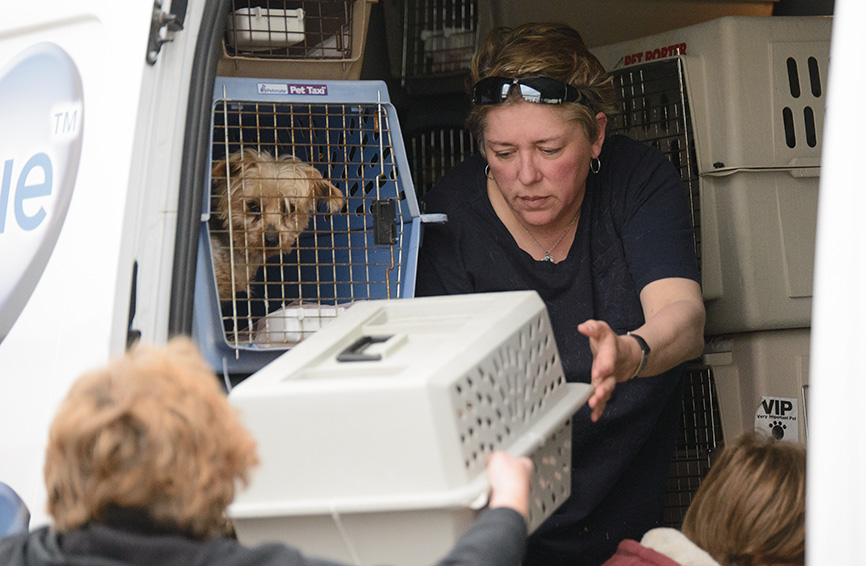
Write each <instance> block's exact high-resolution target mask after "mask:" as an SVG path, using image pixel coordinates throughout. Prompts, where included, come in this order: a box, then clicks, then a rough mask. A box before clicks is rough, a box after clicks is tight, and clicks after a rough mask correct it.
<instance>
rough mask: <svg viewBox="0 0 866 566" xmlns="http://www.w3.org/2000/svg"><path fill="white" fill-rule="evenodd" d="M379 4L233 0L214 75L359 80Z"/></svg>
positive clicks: (364, 1) (358, 0)
mask: <svg viewBox="0 0 866 566" xmlns="http://www.w3.org/2000/svg"><path fill="white" fill-rule="evenodd" d="M377 1H378V0H232V1H231V3H230V4H231V5H230V8H229V13H228V14H227V16H226V20H225V37H224V40H223V54H222V57H221V59H220V61H219V66H218V74H220V75H223V76H235V77H258V76H269V77H275V76H279V77H283V78H293V79H332V80H334V79H342V80H357V79H358V78H359V77H360V75H361V64H362V61H363V56H364V48H365V45H366V39H367V37H366V36H367V27H368V25H369V21H370V9H371V7H372V5H373V4H374V3H376V2H377ZM274 63H278V64H274Z"/></svg>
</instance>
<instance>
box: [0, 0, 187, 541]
mask: <svg viewBox="0 0 866 566" xmlns="http://www.w3.org/2000/svg"><path fill="white" fill-rule="evenodd" d="M173 3H174V4H175V5H176V6H175V8H176V9H182V10H183V12H186V11H189V12H190V14H194V13H195V11H196V6H194V5H193V4H195V3H194V2H189V5H190V6H189V10H187V2H186V0H174V1H173ZM165 4H166V5H167V6H165V7H163V6H160V3H159V2H157V5H156V7H155V5H154V1H153V0H126V1H124V2H116V1H114V0H102V1H94V0H88V1H83V0H57V1H54V0H51V1H45V2H39V3H37V4H34V3H27V2H18V3H11V4H9V5H7V6H5V7H4V15H3V17H2V18H0V101H2V104H0V262H2V264H3V266H2V268H0V455H2V456H0V481H2V482H5V483H7V484H9V485H10V486H11V487H12V488H13V489H15V490H16V491H17V492H18V493H19V494H20V495H21V496H22V497H23V498H24V500H25V502H26V503H27V504H28V506H29V508H30V511H31V514H32V516H33V520H32V521H31V526H35V525H37V524H39V523H41V522H44V520H46V519H47V517H46V516H45V511H44V507H45V505H44V499H45V498H44V487H43V483H42V461H43V451H44V444H45V438H46V435H47V430H48V425H49V423H50V419H51V417H52V415H53V413H54V411H55V409H56V407H57V404H58V402H59V400H60V399H61V398H62V397H63V395H64V394H65V393H66V390H67V389H68V387H69V385H70V384H71V383H72V381H73V380H74V379H75V378H77V377H78V376H80V375H81V374H82V373H84V372H85V371H87V370H88V369H90V368H93V367H96V366H99V365H102V364H104V363H105V362H106V360H107V359H108V358H109V357H110V356H113V355H116V354H119V353H121V352H122V351H123V349H124V348H125V346H126V343H127V339H128V335H129V333H130V330H129V329H130V327H131V318H132V315H131V308H133V307H132V306H131V296H134V295H135V294H137V295H138V296H139V301H138V303H139V304H140V305H143V306H140V308H139V309H138V310H139V314H137V315H136V319H135V323H134V326H135V328H137V330H138V332H139V333H141V335H142V336H143V337H144V338H146V339H148V340H151V341H159V340H161V339H164V338H165V335H166V334H167V330H166V328H167V323H166V319H167V317H168V314H167V310H168V299H167V296H168V295H169V293H168V291H167V290H166V289H167V288H168V287H169V286H170V280H171V273H170V271H171V263H172V257H173V253H174V244H173V242H174V235H175V234H174V211H173V209H174V208H176V205H177V185H178V183H177V177H178V171H179V169H180V167H181V164H180V163H179V159H176V158H175V159H173V158H172V156H173V155H179V151H178V150H177V148H179V147H180V145H181V141H182V137H183V124H184V116H185V113H186V102H185V99H186V98H187V96H188V92H187V90H188V88H189V78H188V77H189V72H190V71H189V70H190V68H191V66H192V59H193V57H192V53H193V50H194V44H195V29H191V28H195V27H196V26H197V21H196V18H195V17H188V18H187V22H186V29H185V30H183V31H181V30H180V29H179V28H180V25H178V26H175V27H174V28H172V26H171V25H167V22H170V20H171V18H170V17H169V16H168V12H170V10H171V7H170V6H168V4H169V2H168V1H166V2H165ZM197 4H199V6H198V10H199V11H200V10H201V5H203V4H204V1H202V2H198V3H197ZM155 14H156V15H157V16H158V17H157V18H156V19H155V20H154V15H155ZM152 22H154V23H152ZM167 39H170V40H172V42H171V43H167V44H165V45H161V44H162V41H163V40H167ZM160 47H161V50H160V49H159V48H160ZM185 77H186V78H185ZM134 273H135V274H136V275H135V276H134ZM143 281H144V282H146V284H144V283H142V282H143ZM136 283H137V285H136Z"/></svg>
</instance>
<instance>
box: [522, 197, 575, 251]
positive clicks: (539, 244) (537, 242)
mask: <svg viewBox="0 0 866 566" xmlns="http://www.w3.org/2000/svg"><path fill="white" fill-rule="evenodd" d="M580 208H583V207H580ZM580 208H578V209H577V212H576V213H575V214H574V218H572V219H571V222H569V223H568V226H566V227H565V230H564V231H563V232H562V235H561V236H560V237H559V239H558V240H556V243H555V244H553V245H552V246H550V249H548V250H547V251H545V252H544V257H543V258H541V261H546V262H549V263H553V256H552V255H550V252H552V251H553V250H554V249H555V248H556V246H558V245H559V242H561V241H562V239H563V238H565V235H566V234H568V231H569V230H571V227H572V226H574V223H575V222H577V219H578V218H579V217H580ZM518 222H519V223H520V225H521V226H523V229H524V230H526V233H527V234H529V237H530V238H532V241H533V242H535V245H537V246H538V247H539V248H540V249H541V250H544V246H542V245H541V243H539V241H538V240H536V239H535V236H533V235H532V232H530V231H529V228H527V227H526V224H524V223H523V222H520V220H518Z"/></svg>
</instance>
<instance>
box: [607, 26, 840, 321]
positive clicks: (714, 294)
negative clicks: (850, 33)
mask: <svg viewBox="0 0 866 566" xmlns="http://www.w3.org/2000/svg"><path fill="white" fill-rule="evenodd" d="M830 27H831V20H830V18H825V17H727V18H720V19H717V20H712V21H709V22H705V23H702V24H698V25H694V26H690V27H685V28H682V29H678V30H674V31H670V32H666V33H662V34H658V35H653V36H650V37H645V38H641V39H637V40H633V41H627V42H623V43H618V44H615V45H610V46H605V47H599V48H596V49H594V50H593V52H594V53H595V54H596V56H598V57H599V59H600V60H601V62H602V64H603V65H604V66H605V68H606V69H607V70H608V71H610V72H611V73H612V74H613V75H614V78H615V81H616V86H617V88H618V89H619V91H620V95H621V99H622V103H623V107H622V113H621V114H620V115H619V116H616V117H614V119H613V120H612V122H611V124H610V125H609V131H611V132H622V133H625V134H627V135H629V136H631V137H634V138H637V139H640V140H643V141H646V142H648V143H652V144H654V145H656V146H657V147H659V148H660V149H661V150H662V151H665V152H666V153H668V155H669V157H670V158H671V160H672V161H673V162H674V164H675V165H677V166H678V167H679V168H680V171H681V174H682V177H683V180H684V181H685V182H686V183H687V186H688V189H689V192H690V197H691V199H692V205H693V210H694V214H695V216H694V224H695V226H696V230H697V235H698V238H699V239H698V241H697V246H698V252H699V255H700V260H701V262H700V263H701V268H702V274H703V292H704V298H705V299H706V305H707V327H706V332H707V334H711V335H712V334H721V333H729V332H743V331H753V330H770V329H779V328H799V327H808V326H809V325H810V321H811V308H812V300H811V297H812V264H813V260H814V252H815V228H816V216H817V203H818V176H819V172H820V157H821V130H822V126H823V122H824V95H825V89H826V84H827V67H828V62H829V46H830Z"/></svg>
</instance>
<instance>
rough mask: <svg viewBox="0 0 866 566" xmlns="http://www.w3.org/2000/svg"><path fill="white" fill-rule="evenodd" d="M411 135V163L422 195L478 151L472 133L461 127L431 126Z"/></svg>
mask: <svg viewBox="0 0 866 566" xmlns="http://www.w3.org/2000/svg"><path fill="white" fill-rule="evenodd" d="M408 138H409V139H408V141H407V143H406V146H407V152H408V154H409V164H410V167H411V168H412V173H413V175H414V179H415V190H416V192H417V194H418V197H419V198H420V197H423V196H424V195H425V194H426V193H427V191H429V190H430V189H432V188H433V186H434V185H435V184H436V183H437V182H438V181H439V179H441V178H442V176H443V175H444V174H445V173H446V172H448V170H449V169H451V168H452V167H454V166H455V165H457V164H459V163H461V162H462V161H463V160H464V159H466V158H467V157H469V156H470V155H472V154H473V153H475V152H476V151H478V149H477V147H476V144H475V141H474V140H473V138H472V134H470V133H469V131H468V130H466V129H464V128H459V127H438V128H427V129H424V130H419V131H416V132H413V133H411V134H409V136H408Z"/></svg>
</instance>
